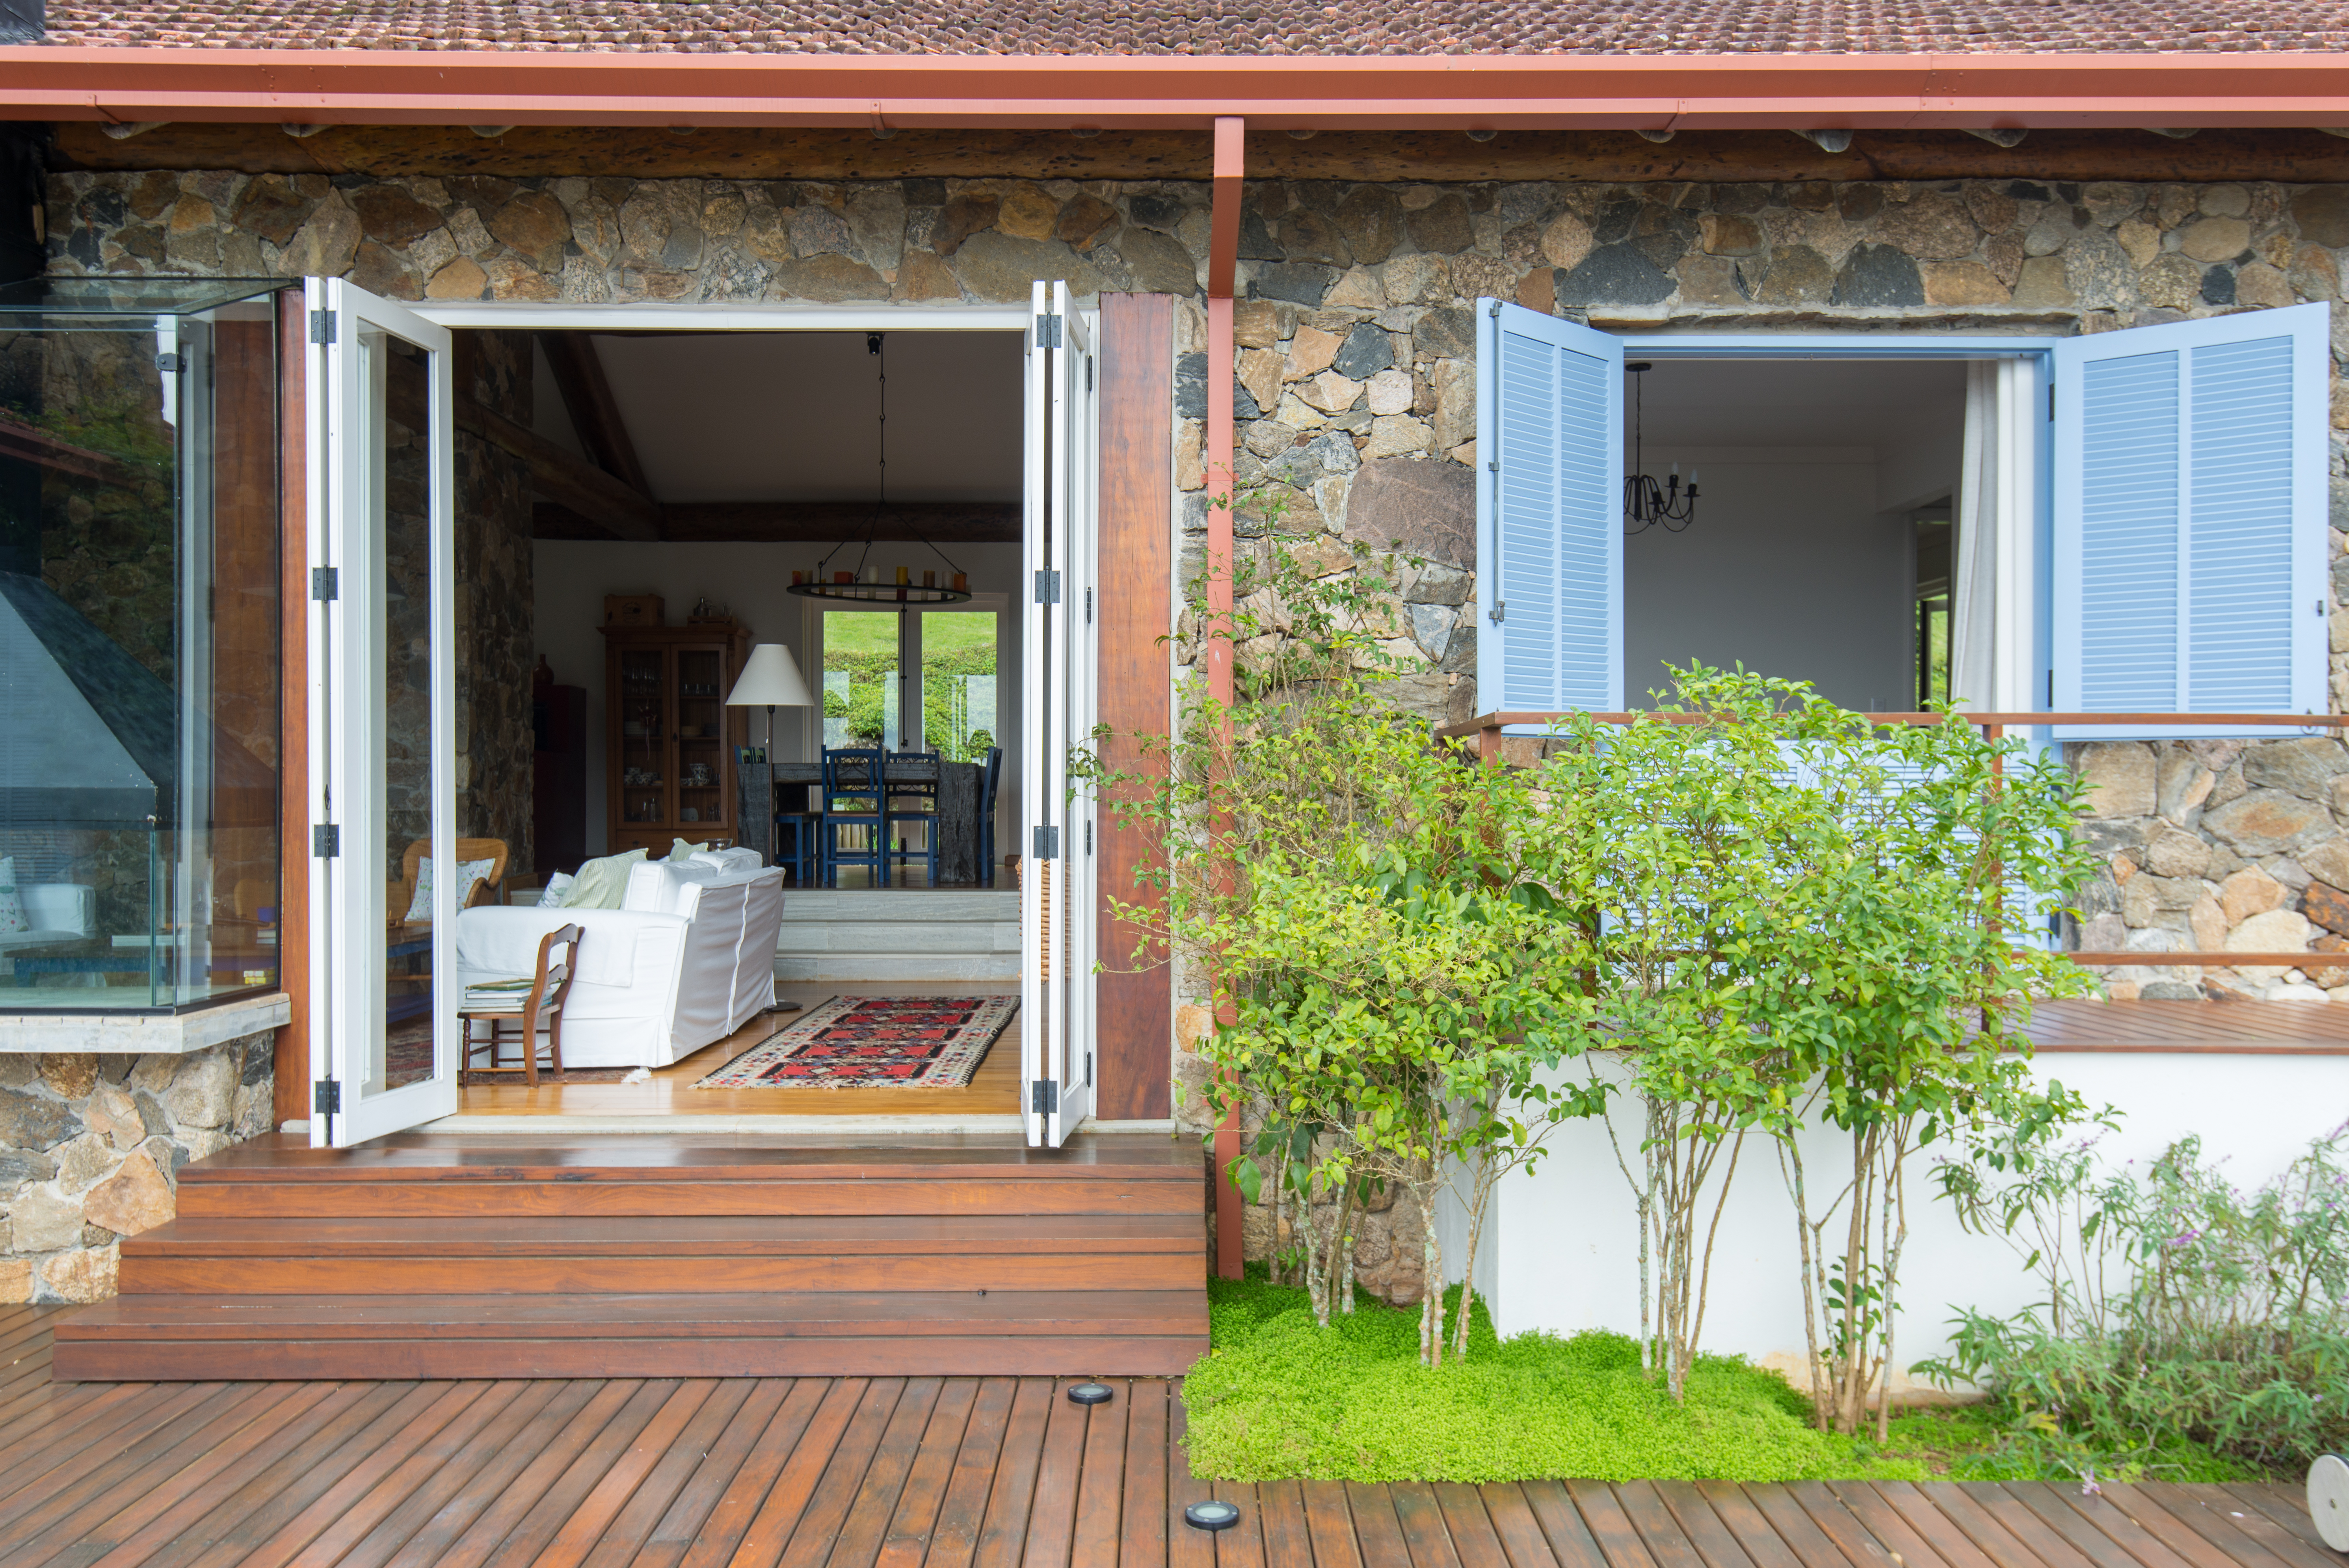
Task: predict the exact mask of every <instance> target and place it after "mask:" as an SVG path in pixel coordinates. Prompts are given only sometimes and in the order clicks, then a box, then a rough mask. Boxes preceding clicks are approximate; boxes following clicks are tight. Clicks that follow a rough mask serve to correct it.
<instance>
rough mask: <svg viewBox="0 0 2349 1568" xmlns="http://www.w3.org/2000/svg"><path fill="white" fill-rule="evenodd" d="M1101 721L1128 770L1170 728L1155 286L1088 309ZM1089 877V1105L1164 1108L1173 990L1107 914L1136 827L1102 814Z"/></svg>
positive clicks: (1170, 319) (1170, 611) (1165, 374)
mask: <svg viewBox="0 0 2349 1568" xmlns="http://www.w3.org/2000/svg"><path fill="white" fill-rule="evenodd" d="M1101 373H1102V391H1101V512H1100V517H1101V523H1100V532H1101V542H1100V559H1101V566H1100V594H1099V598H1100V604H1101V637H1100V647H1101V677H1100V688H1099V690H1100V710H1101V711H1100V721H1101V722H1102V724H1104V725H1106V726H1107V727H1108V728H1109V729H1110V730H1112V732H1114V733H1115V738H1114V739H1113V740H1112V741H1111V742H1109V743H1108V745H1107V746H1106V747H1105V749H1104V756H1103V761H1104V762H1105V763H1107V764H1108V765H1109V766H1110V767H1112V768H1118V769H1125V768H1133V767H1135V766H1137V765H1138V764H1139V763H1140V762H1141V760H1142V753H1141V747H1140V746H1139V745H1137V744H1136V743H1135V741H1134V737H1135V736H1137V735H1164V734H1165V733H1167V732H1168V730H1169V728H1170V725H1171V722H1172V721H1171V718H1170V714H1171V711H1172V702H1171V697H1170V691H1169V682H1170V680H1171V670H1170V668H1169V664H1168V655H1167V643H1166V639H1167V637H1168V635H1169V634H1171V633H1172V632H1173V631H1174V587H1173V583H1174V428H1173V421H1174V301H1173V300H1172V299H1171V298H1169V297H1168V296H1164V295H1155V294H1108V295H1103V296H1102V314H1101ZM1102 827H1103V828H1104V829H1105V830H1106V831H1104V832H1103V834H1102V857H1101V866H1100V868H1099V873H1098V876H1097V878H1096V883H1097V886H1098V888H1099V891H1098V893H1097V894H1096V897H1097V898H1098V899H1099V900H1100V904H1099V908H1098V909H1097V911H1096V914H1097V918H1098V919H1099V920H1100V951H1101V956H1102V962H1104V963H1105V964H1107V965H1108V967H1109V972H1108V973H1105V974H1102V975H1099V976H1096V977H1095V979H1094V981H1093V984H1094V987H1095V992H1094V1009H1095V1012H1094V1016H1095V1019H1096V1020H1097V1023H1096V1027H1097V1030H1098V1037H1097V1039H1096V1041H1095V1045H1094V1049H1095V1051H1096V1053H1097V1054H1098V1057H1099V1079H1098V1087H1097V1089H1096V1091H1095V1093H1096V1096H1097V1097H1096V1099H1095V1103H1094V1107H1093V1114H1094V1115H1095V1116H1099V1117H1101V1118H1102V1120H1104V1121H1143V1120H1154V1119H1156V1118H1158V1117H1161V1116H1168V1115H1171V1114H1172V1113H1173V1108H1174V1095H1173V1092H1172V1089H1171V1086H1170V1081H1171V1076H1172V1070H1173V1051H1174V1000H1173V992H1172V988H1171V987H1170V985H1169V983H1168V978H1167V973H1166V971H1165V969H1164V967H1152V968H1147V969H1143V970H1140V971H1138V972H1121V971H1131V970H1133V969H1134V967H1135V966H1134V953H1135V947H1136V942H1137V940H1138V937H1139V935H1140V933H1138V932H1136V931H1134V930H1133V929H1132V928H1131V927H1129V926H1127V925H1126V924H1124V923H1123V921H1120V920H1117V919H1112V917H1111V914H1110V909H1109V899H1110V898H1111V897H1112V895H1114V896H1115V897H1117V898H1122V899H1123V900H1125V901H1126V902H1127V903H1137V902H1150V901H1153V899H1154V897H1155V895H1154V892H1153V891H1152V890H1150V889H1145V888H1138V887H1136V886H1135V882H1134V877H1135V873H1136V872H1137V871H1138V870H1140V869H1142V868H1143V865H1144V861H1145V858H1146V857H1150V852H1149V850H1148V847H1147V846H1146V845H1145V844H1144V842H1143V838H1142V836H1140V835H1138V834H1133V833H1120V832H1118V831H1117V830H1116V828H1115V826H1113V825H1112V821H1111V818H1110V813H1109V812H1107V811H1106V810H1105V811H1104V812H1103V813H1102Z"/></svg>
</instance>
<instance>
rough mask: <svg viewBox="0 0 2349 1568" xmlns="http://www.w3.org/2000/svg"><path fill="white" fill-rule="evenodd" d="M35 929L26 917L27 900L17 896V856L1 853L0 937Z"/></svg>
mask: <svg viewBox="0 0 2349 1568" xmlns="http://www.w3.org/2000/svg"><path fill="white" fill-rule="evenodd" d="M31 929H33V922H32V921H31V920H29V919H26V918H25V901H24V899H22V898H18V897H17V896H16V857H15V856H13V855H0V937H13V936H16V935H19V934H21V933H23V932H25V931H29V930H31Z"/></svg>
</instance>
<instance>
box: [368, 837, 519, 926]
mask: <svg viewBox="0 0 2349 1568" xmlns="http://www.w3.org/2000/svg"><path fill="white" fill-rule="evenodd" d="M431 853H432V841H431V840H430V839H429V838H419V839H418V840H417V841H416V842H415V843H413V844H411V845H409V846H408V853H407V854H405V855H403V856H401V857H399V886H398V887H397V888H393V889H392V890H391V911H390V912H391V923H392V924H393V925H395V926H397V925H404V924H406V923H407V919H408V907H409V905H410V904H412V903H414V902H415V901H416V878H417V877H418V876H419V871H418V867H420V866H421V865H422V864H423V861H424V857H426V856H428V855H429V854H431ZM510 853H511V852H510V851H509V850H508V848H507V847H506V841H505V840H504V839H502V838H460V839H459V840H457V860H458V862H459V864H460V865H461V864H462V863H464V862H465V861H468V860H487V861H489V862H490V863H491V864H490V874H489V876H488V877H485V878H483V879H482V880H481V881H479V882H476V883H474V884H473V888H472V891H471V893H470V894H468V895H467V896H466V898H465V906H464V907H465V908H467V909H471V908H472V907H473V906H474V905H476V904H489V903H498V904H502V903H504V902H505V901H506V858H507V856H508V855H509V854H510Z"/></svg>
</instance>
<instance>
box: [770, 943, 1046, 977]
mask: <svg viewBox="0 0 2349 1568" xmlns="http://www.w3.org/2000/svg"><path fill="white" fill-rule="evenodd" d="M1018 979H1019V953H1018V952H1016V951H1014V952H1008V953H938V952H927V953H858V952H845V953H842V952H812V953H778V954H777V955H776V956H775V982H776V983H777V984H779V985H812V984H824V985H832V984H837V983H842V982H845V981H859V980H922V981H930V980H935V981H1001V982H1004V983H1006V984H1008V983H1009V982H1010V981H1015V980H1018Z"/></svg>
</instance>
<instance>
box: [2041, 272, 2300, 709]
mask: <svg viewBox="0 0 2349 1568" xmlns="http://www.w3.org/2000/svg"><path fill="white" fill-rule="evenodd" d="M2330 335H2331V319H2330V307H2328V306H2323V305H2302V306H2292V307H2291V308H2289V309H2282V310H2254V311H2245V312H2242V313H2240V314H2238V315H2234V316H2223V317H2216V318H2213V319H2210V320H2206V321H2181V322H2173V323H2170V324H2168V325H2166V326H2161V327H2132V328H2130V329H2128V330H2127V331H2122V332H2103V333H2097V334H2095V335H2093V336H2091V337H2075V338H2067V339H2065V340H2064V341H2062V342H2060V343H2058V344H2057V345H2056V346H2055V354H2054V361H2055V364H2054V370H2055V431H2054V594H2053V598H2054V605H2053V608H2054V691H2053V697H2054V708H2055V709H2056V711H2061V712H2082V713H2302V712H2323V711H2325V710H2326V707H2327V699H2326V691H2325V684H2326V682H2325V649H2326V636H2325V633H2326V626H2327V621H2328V617H2327V610H2328V608H2329V607H2328V605H2327V603H2326V595H2325V590H2324V566H2325V536H2324V533H2325V521H2326V506H2325V462H2326V456H2327V440H2328V438H2327V426H2328V423H2329V421H2328V419H2327V388H2326V375H2327V368H2328V355H2329V352H2330V347H2329V338H2330ZM2192 728H2193V730H2194V731H2195V732H2199V733H2223V732H2225V729H2224V726H2218V727H2206V726H2199V725H2198V726H2193V727H2192ZM2058 733H2059V734H2062V735H2064V736H2067V737H2071V738H2078V739H2099V740H2113V739H2119V738H2121V737H2123V736H2124V735H2127V734H2131V733H2137V732H2136V731H2134V730H2117V729H2114V728H2112V727H2110V726H2096V727H2094V728H2091V727H2089V726H2075V727H2074V728H2072V729H2069V730H2059V732H2058ZM2145 733H2168V734H2178V733H2183V731H2181V730H2179V729H2178V727H2177V726H2174V725H2173V726H2168V727H2166V728H2160V729H2148V730H2147V731H2145Z"/></svg>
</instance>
